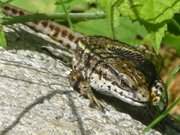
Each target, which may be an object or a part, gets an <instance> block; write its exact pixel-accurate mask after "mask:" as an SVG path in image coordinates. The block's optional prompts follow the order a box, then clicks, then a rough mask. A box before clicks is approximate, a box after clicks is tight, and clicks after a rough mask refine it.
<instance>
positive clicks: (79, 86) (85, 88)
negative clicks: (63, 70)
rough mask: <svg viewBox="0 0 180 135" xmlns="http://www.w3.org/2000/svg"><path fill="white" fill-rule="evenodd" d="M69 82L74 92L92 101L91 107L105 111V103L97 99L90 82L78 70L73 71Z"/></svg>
mask: <svg viewBox="0 0 180 135" xmlns="http://www.w3.org/2000/svg"><path fill="white" fill-rule="evenodd" d="M69 81H70V84H71V86H72V87H73V88H74V90H76V91H78V92H79V93H80V94H81V95H82V96H84V97H86V98H88V99H90V106H94V105H95V106H96V107H98V109H101V110H103V109H104V105H103V102H102V101H100V100H99V99H97V98H96V96H95V95H94V92H93V90H92V88H91V86H90V83H89V81H88V80H86V79H84V77H83V75H82V74H81V72H80V71H78V70H75V69H74V70H72V71H71V73H70V74H69Z"/></svg>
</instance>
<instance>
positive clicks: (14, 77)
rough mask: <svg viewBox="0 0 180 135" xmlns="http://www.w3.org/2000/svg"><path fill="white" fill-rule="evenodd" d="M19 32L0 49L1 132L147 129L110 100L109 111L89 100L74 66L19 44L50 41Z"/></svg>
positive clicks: (81, 134)
mask: <svg viewBox="0 0 180 135" xmlns="http://www.w3.org/2000/svg"><path fill="white" fill-rule="evenodd" d="M22 35H23V36H22ZM16 36H17V34H15V33H13V32H11V33H9V34H8V44H9V45H10V46H14V47H12V48H13V49H12V48H10V49H9V50H5V49H1V50H0V71H1V72H0V80H1V81H0V135H3V134H7V135H141V134H143V132H142V131H143V129H144V128H145V125H143V124H142V123H141V122H139V121H137V120H135V119H133V118H132V117H131V116H130V115H129V114H128V113H124V112H121V111H118V110H117V109H115V108H114V107H113V106H112V105H111V104H106V109H105V111H104V112H102V111H100V110H98V109H96V108H91V107H89V100H88V99H85V98H84V97H81V96H80V95H79V93H77V92H76V91H74V90H73V89H72V88H71V87H70V86H69V83H68V79H67V76H68V73H69V72H70V68H68V67H66V66H65V65H63V63H62V62H61V61H60V60H57V59H54V58H52V57H50V56H48V55H47V54H45V53H42V52H38V51H34V50H33V49H28V47H24V48H25V49H26V50H24V49H23V47H19V48H18V47H16V46H22V45H25V46H32V45H33V46H35V47H36V46H38V45H39V44H49V43H46V41H42V40H41V39H39V38H37V37H34V36H33V35H31V34H28V33H26V32H20V39H17V37H16ZM14 48H18V49H14ZM30 48H31V47H30ZM147 134H148V135H160V133H159V132H158V131H155V130H151V131H150V132H149V133H147Z"/></svg>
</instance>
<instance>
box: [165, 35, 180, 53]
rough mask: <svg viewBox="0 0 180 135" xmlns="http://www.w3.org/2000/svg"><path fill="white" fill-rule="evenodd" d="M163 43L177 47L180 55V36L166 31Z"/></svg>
mask: <svg viewBox="0 0 180 135" xmlns="http://www.w3.org/2000/svg"><path fill="white" fill-rule="evenodd" d="M163 43H164V44H166V45H167V46H169V47H173V48H175V49H176V51H177V53H178V54H179V55H180V45H179V43H180V36H176V35H173V34H171V33H166V35H165V37H164V39H163Z"/></svg>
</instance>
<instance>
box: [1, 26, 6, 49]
mask: <svg viewBox="0 0 180 135" xmlns="http://www.w3.org/2000/svg"><path fill="white" fill-rule="evenodd" d="M6 46H7V41H6V38H5V34H4V32H3V31H2V29H1V30H0V47H6Z"/></svg>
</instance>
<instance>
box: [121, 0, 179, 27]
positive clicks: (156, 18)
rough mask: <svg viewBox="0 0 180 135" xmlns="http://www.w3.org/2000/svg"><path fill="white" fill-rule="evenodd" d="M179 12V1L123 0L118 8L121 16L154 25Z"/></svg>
mask: <svg viewBox="0 0 180 135" xmlns="http://www.w3.org/2000/svg"><path fill="white" fill-rule="evenodd" d="M179 11H180V1H179V0H124V2H123V3H122V4H121V5H120V6H119V12H120V13H121V14H122V15H123V16H128V17H131V18H132V19H142V20H144V21H148V22H149V23H154V24H155V23H161V22H163V21H166V20H169V19H171V18H172V17H173V15H174V14H175V13H178V12H179Z"/></svg>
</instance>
